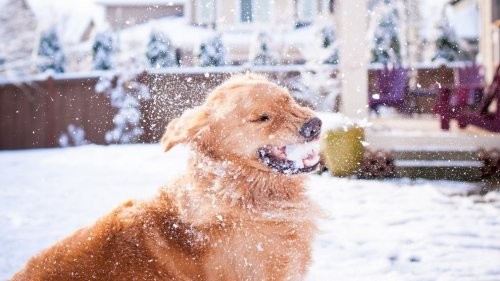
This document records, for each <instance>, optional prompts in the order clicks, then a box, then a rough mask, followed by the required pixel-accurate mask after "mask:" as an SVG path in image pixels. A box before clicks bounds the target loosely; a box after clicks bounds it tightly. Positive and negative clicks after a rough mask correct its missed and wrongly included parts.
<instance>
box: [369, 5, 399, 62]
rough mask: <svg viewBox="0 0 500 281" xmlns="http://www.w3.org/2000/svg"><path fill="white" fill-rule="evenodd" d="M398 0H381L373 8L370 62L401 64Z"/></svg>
mask: <svg viewBox="0 0 500 281" xmlns="http://www.w3.org/2000/svg"><path fill="white" fill-rule="evenodd" d="M397 1H399V0H383V1H381V2H379V3H378V6H376V7H375V9H374V10H373V13H374V16H373V17H372V22H371V24H374V25H375V28H372V29H374V30H373V31H371V32H373V34H372V35H371V36H373V38H372V50H371V54H372V62H374V63H382V64H401V39H400V38H401V36H400V14H399V9H398V5H397V4H398V3H397Z"/></svg>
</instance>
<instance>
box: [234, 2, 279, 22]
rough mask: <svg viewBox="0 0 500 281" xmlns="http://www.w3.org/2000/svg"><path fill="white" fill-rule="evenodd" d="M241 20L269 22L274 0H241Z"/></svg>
mask: <svg viewBox="0 0 500 281" xmlns="http://www.w3.org/2000/svg"><path fill="white" fill-rule="evenodd" d="M239 2H240V22H243V23H251V22H269V21H270V20H271V8H272V6H273V3H274V1H273V0H240V1H239Z"/></svg>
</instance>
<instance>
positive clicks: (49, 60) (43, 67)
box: [38, 27, 66, 73]
mask: <svg viewBox="0 0 500 281" xmlns="http://www.w3.org/2000/svg"><path fill="white" fill-rule="evenodd" d="M65 62H66V59H65V57H64V53H63V50H62V48H61V43H60V42H59V36H58V35H57V32H56V29H55V28H54V27H53V28H50V29H49V30H47V31H45V32H43V33H42V36H41V38H40V46H39V47H38V69H39V70H40V71H41V72H44V71H47V70H51V71H54V72H59V73H60V72H64V64H65Z"/></svg>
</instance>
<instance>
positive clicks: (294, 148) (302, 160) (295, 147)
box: [285, 141, 319, 168]
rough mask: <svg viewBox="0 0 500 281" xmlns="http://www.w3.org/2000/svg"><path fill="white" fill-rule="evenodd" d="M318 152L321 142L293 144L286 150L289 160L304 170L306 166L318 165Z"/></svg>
mask: <svg viewBox="0 0 500 281" xmlns="http://www.w3.org/2000/svg"><path fill="white" fill-rule="evenodd" d="M318 152H319V141H313V142H308V143H300V144H291V145H287V146H286V148H285V153H286V157H287V158H288V160H291V161H293V162H294V163H295V165H296V166H297V168H304V165H305V166H312V165H314V164H316V162H317V161H316V160H317V155H318ZM314 161H316V162H314ZM313 162H314V163H313Z"/></svg>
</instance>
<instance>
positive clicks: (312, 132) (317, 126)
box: [299, 117, 321, 140]
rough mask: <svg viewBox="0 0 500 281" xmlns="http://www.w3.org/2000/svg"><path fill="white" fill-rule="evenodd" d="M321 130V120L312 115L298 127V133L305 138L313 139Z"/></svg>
mask: <svg viewBox="0 0 500 281" xmlns="http://www.w3.org/2000/svg"><path fill="white" fill-rule="evenodd" d="M320 132H321V120H320V119H319V118H318V117H313V118H311V119H309V120H307V122H306V123H304V125H303V126H302V128H300V131H299V133H300V135H301V136H303V137H304V138H306V139H308V140H309V139H314V138H315V137H317V136H318V135H319V133H320Z"/></svg>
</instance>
